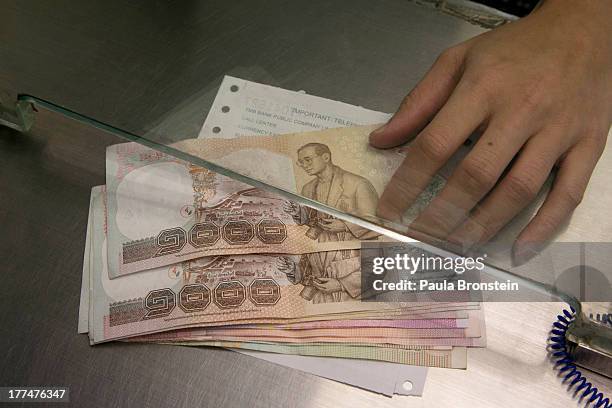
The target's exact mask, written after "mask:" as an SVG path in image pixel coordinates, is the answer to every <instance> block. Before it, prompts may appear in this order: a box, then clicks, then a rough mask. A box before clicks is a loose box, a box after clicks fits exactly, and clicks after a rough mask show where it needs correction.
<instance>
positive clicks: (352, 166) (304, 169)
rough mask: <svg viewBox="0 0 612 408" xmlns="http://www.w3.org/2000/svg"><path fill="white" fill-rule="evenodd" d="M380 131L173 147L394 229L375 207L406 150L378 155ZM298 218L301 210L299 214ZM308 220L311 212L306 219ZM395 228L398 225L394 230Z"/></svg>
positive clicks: (423, 200) (436, 182) (439, 180)
mask: <svg viewBox="0 0 612 408" xmlns="http://www.w3.org/2000/svg"><path fill="white" fill-rule="evenodd" d="M375 128H376V126H359V127H352V128H339V129H327V130H322V131H315V132H306V133H293V134H283V135H275V136H243V137H239V138H233V139H226V138H210V137H207V138H202V139H189V140H184V141H181V142H178V143H175V144H173V145H172V147H173V148H174V149H176V150H177V151H180V152H182V153H186V154H189V155H191V157H193V161H194V162H197V160H198V158H199V159H203V160H206V161H207V162H210V163H214V164H218V165H220V166H223V167H224V168H225V169H227V170H230V171H232V172H233V173H235V174H238V175H242V176H245V177H248V178H250V179H252V180H255V181H257V182H262V183H265V184H267V185H271V186H274V187H277V188H280V189H282V190H284V191H287V192H290V193H293V194H295V195H297V196H300V197H302V198H303V199H304V201H303V202H304V203H308V204H311V203H312V202H316V203H317V204H319V205H320V206H321V207H319V208H320V209H325V208H326V207H331V208H333V209H336V210H339V211H340V212H342V213H346V214H349V215H351V216H355V217H357V218H361V219H364V220H370V221H373V222H374V223H377V224H385V225H391V224H390V223H389V222H386V220H382V219H379V218H378V217H377V216H376V209H377V201H378V198H379V197H380V195H381V194H382V192H383V191H384V189H385V187H386V186H387V184H388V183H389V181H390V180H391V177H392V176H393V174H394V173H395V171H396V170H397V169H398V167H399V166H400V164H401V163H402V162H403V160H404V158H405V154H404V153H403V151H402V149H400V148H396V149H388V150H380V149H375V148H373V147H371V146H370V145H369V143H368V138H369V134H370V132H371V131H372V130H373V129H375ZM466 153H467V149H465V148H461V149H460V151H459V152H458V153H457V154H456V156H455V157H453V158H452V159H451V161H449V162H448V163H447V165H446V166H445V167H444V168H442V169H441V170H440V172H439V173H438V174H437V175H436V176H435V177H434V178H433V179H432V181H431V183H430V184H429V185H428V186H427V188H426V189H425V190H424V191H423V192H422V193H421V194H420V196H419V197H418V198H417V200H416V202H415V204H414V205H413V206H412V207H411V208H410V209H409V210H408V211H407V212H406V214H405V215H404V217H403V219H402V220H401V221H400V222H396V223H394V224H393V225H391V226H393V227H394V229H398V230H401V228H402V226H405V225H408V224H409V222H410V221H411V220H413V219H414V218H415V217H416V215H418V213H419V212H420V211H421V210H422V209H423V208H424V207H425V206H426V205H427V204H428V203H429V202H431V200H432V199H433V197H434V196H435V195H436V194H437V193H438V192H439V191H440V190H441V188H442V187H443V186H444V184H445V180H446V178H448V177H449V175H450V173H451V172H452V169H453V168H454V167H455V166H456V163H457V161H458V160H460V159H461V158H462V157H464V156H465V154H466ZM296 213H297V210H296ZM304 216H308V213H307V211H306V212H304V211H303V212H302V217H304ZM395 224H397V225H395Z"/></svg>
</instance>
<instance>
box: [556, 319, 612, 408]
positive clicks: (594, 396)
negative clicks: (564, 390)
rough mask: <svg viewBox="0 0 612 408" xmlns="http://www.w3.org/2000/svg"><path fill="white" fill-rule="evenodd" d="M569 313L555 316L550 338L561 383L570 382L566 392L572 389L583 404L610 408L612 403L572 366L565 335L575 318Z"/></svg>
mask: <svg viewBox="0 0 612 408" xmlns="http://www.w3.org/2000/svg"><path fill="white" fill-rule="evenodd" d="M570 309H571V312H570V311H568V310H563V315H558V316H557V321H556V322H555V323H554V324H553V329H552V331H551V336H550V342H551V345H550V348H551V349H552V357H553V359H556V361H555V369H557V370H559V373H560V374H561V375H562V376H563V383H565V382H567V381H570V383H569V387H568V391H570V390H572V389H574V394H575V395H580V397H579V399H580V400H582V401H584V402H585V404H593V405H590V406H591V407H595V408H611V407H612V403H611V402H610V399H609V398H607V397H606V398H604V395H603V393H601V392H600V391H599V390H598V389H597V387H595V386H593V384H591V383H590V382H589V381H587V379H586V377H585V376H583V375H582V373H581V372H580V370H578V368H577V367H576V364H574V359H573V357H572V356H571V354H570V353H569V350H568V347H567V343H566V340H565V334H566V332H567V329H568V327H569V325H570V323H572V321H574V319H575V317H576V311H575V310H574V308H572V307H570Z"/></svg>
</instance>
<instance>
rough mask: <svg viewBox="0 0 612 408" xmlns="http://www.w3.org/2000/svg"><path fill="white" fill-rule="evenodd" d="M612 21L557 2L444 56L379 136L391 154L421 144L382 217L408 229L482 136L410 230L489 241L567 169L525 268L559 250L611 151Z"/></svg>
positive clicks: (589, 7)
mask: <svg viewBox="0 0 612 408" xmlns="http://www.w3.org/2000/svg"><path fill="white" fill-rule="evenodd" d="M611 19H612V2H601V1H596V0H590V1H583V2H580V5H579V6H577V5H576V4H573V3H572V2H570V1H569V0H547V1H546V2H545V3H544V4H543V5H542V7H540V8H539V9H537V10H536V11H534V12H533V13H532V14H530V15H529V16H527V17H525V18H523V19H521V20H519V21H516V22H513V23H510V24H507V25H505V26H502V27H500V28H497V29H495V30H492V31H490V32H487V33H485V34H482V35H480V36H478V37H475V38H473V39H471V40H469V41H466V42H464V43H462V44H459V45H457V46H455V47H453V48H450V49H448V50H447V51H446V52H444V53H443V54H442V55H441V56H440V57H439V58H438V60H437V61H436V63H435V64H434V65H433V66H432V68H431V69H430V71H429V72H428V73H427V74H426V76H425V77H424V78H423V79H422V81H421V82H420V83H419V84H418V85H417V86H416V87H415V88H414V89H413V90H412V91H411V92H410V94H409V95H408V96H407V97H406V98H405V99H404V101H403V102H402V104H401V106H400V108H399V110H398V111H397V113H396V114H395V115H394V116H393V118H391V120H390V121H389V122H388V123H387V124H386V125H385V126H384V127H382V128H380V129H378V130H376V131H374V132H372V134H371V136H370V142H371V144H372V145H374V146H376V147H380V148H388V147H394V146H397V145H400V144H402V143H404V142H406V141H408V140H409V139H411V138H412V137H413V136H415V135H416V137H415V138H414V141H413V142H412V143H411V144H410V145H409V146H408V147H407V149H406V159H405V161H404V162H403V163H402V165H401V166H400V168H399V169H398V170H397V172H396V173H395V175H394V176H393V178H392V180H391V182H390V183H389V185H388V186H387V188H386V190H385V191H384V193H383V195H382V197H381V200H380V202H379V207H378V213H379V215H380V216H381V217H383V218H387V219H391V220H398V219H399V218H400V217H401V215H402V214H403V212H404V211H405V210H406V209H407V208H408V207H410V205H411V204H412V203H413V202H414V200H415V199H416V197H417V196H418V195H419V193H420V192H421V191H422V190H423V189H424V188H425V187H426V186H427V184H428V183H429V181H430V179H431V178H432V177H433V175H434V174H435V173H436V172H437V171H438V170H439V169H440V168H441V167H442V166H443V165H444V164H445V163H446V162H447V161H448V160H449V158H450V157H451V156H452V155H453V153H454V152H455V151H456V150H457V149H458V148H459V147H460V146H461V145H462V144H463V142H464V141H465V140H466V139H467V138H468V136H469V135H470V134H472V133H473V132H474V131H476V130H482V131H483V134H482V136H481V138H480V140H479V141H478V142H477V143H476V145H475V146H474V148H473V150H472V151H471V152H470V153H469V154H468V155H467V156H466V157H465V159H464V160H463V161H462V162H461V163H460V164H459V165H458V167H457V168H456V169H455V171H454V173H453V174H452V175H451V177H450V178H449V180H448V183H447V185H446V186H445V187H444V189H443V190H442V191H441V192H440V194H439V195H438V196H437V197H436V198H435V199H434V200H433V201H432V202H431V204H430V205H429V206H428V207H427V208H426V209H425V210H424V211H423V212H422V213H421V214H420V215H419V217H418V218H417V219H416V220H415V221H414V222H413V223H412V225H411V228H412V229H413V230H415V231H417V232H421V233H424V234H425V235H426V236H432V237H434V238H438V239H446V240H448V241H450V242H452V243H455V244H459V245H461V246H463V247H464V248H466V247H467V248H469V247H472V246H475V245H478V244H480V243H483V242H486V241H488V240H490V239H491V238H492V237H493V236H494V235H495V234H496V233H497V232H498V231H499V230H500V229H501V228H502V227H503V226H504V225H505V224H507V223H508V222H509V221H510V220H511V219H512V218H513V217H514V216H515V215H517V214H518V213H519V212H520V211H521V210H522V209H523V208H524V207H525V206H526V205H527V204H528V203H529V202H530V201H532V200H533V199H534V198H535V196H536V194H537V193H538V192H539V190H540V188H541V186H542V185H543V183H544V181H545V180H546V178H547V177H548V175H549V174H550V172H551V170H552V169H553V167H554V166H555V165H557V166H558V172H557V174H556V179H555V182H554V185H553V187H552V189H551V191H550V192H549V194H548V197H547V198H546V200H545V202H544V203H543V205H542V206H541V208H540V209H539V211H538V213H537V214H536V215H535V217H534V218H533V219H532V220H531V222H530V223H529V224H528V225H527V227H525V229H524V230H523V231H522V232H521V234H520V235H519V237H518V238H517V241H516V243H515V246H514V254H515V257H517V256H518V257H519V258H520V254H521V253H522V252H523V251H525V250H527V249H528V247H530V246H531V245H534V244H536V245H537V244H538V243H542V242H544V241H546V240H548V239H550V238H551V237H552V235H553V234H554V232H555V231H556V229H557V228H558V226H559V225H560V224H562V223H563V222H564V221H565V220H567V219H568V218H569V217H570V215H571V213H572V211H573V210H574V209H575V208H576V206H577V205H578V204H579V203H580V201H581V199H582V196H583V194H584V191H585V189H586V186H587V183H588V181H589V178H590V176H591V173H592V172H593V169H594V167H595V164H596V162H597V160H598V159H599V157H600V155H601V153H602V152H603V149H604V146H605V143H606V138H607V134H608V131H609V128H610V122H611V121H612V41H610V38H612V25H611V24H609V22H610V20H611ZM432 118H433V119H432ZM430 120H431V122H429V121H430ZM428 122H429V123H428ZM511 162H512V163H511ZM506 170H507V173H504V171H506ZM502 174H503V175H502Z"/></svg>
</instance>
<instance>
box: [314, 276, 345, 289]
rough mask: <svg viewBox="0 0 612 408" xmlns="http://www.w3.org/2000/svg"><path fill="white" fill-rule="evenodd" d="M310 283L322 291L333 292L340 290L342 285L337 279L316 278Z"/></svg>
mask: <svg viewBox="0 0 612 408" xmlns="http://www.w3.org/2000/svg"><path fill="white" fill-rule="evenodd" d="M312 284H313V285H314V286H315V287H316V288H317V289H319V290H320V291H321V292H324V293H334V292H340V291H341V290H342V285H341V284H340V281H339V280H338V279H333V278H317V279H315V280H313V282H312Z"/></svg>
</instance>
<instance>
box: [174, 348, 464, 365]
mask: <svg viewBox="0 0 612 408" xmlns="http://www.w3.org/2000/svg"><path fill="white" fill-rule="evenodd" d="M170 344H181V345H185V346H209V347H225V348H232V349H247V350H257V351H265V352H269V353H282V354H297V355H302V356H325V357H339V358H354V359H364V360H378V361H388V362H392V363H401V364H410V365H420V366H428V367H440V368H461V369H465V368H467V348H465V347H448V348H443V349H433V348H429V349H428V348H426V347H421V348H417V349H412V350H411V349H405V348H402V347H401V346H392V345H388V346H384V345H381V346H365V345H347V344H333V343H332V344H330V343H319V344H272V343H260V342H249V341H244V342H242V341H239V342H232V341H204V342H192V343H190V342H187V343H170Z"/></svg>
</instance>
